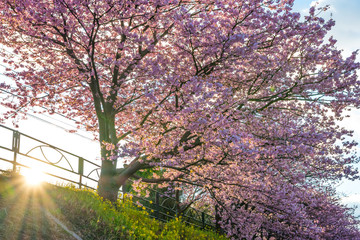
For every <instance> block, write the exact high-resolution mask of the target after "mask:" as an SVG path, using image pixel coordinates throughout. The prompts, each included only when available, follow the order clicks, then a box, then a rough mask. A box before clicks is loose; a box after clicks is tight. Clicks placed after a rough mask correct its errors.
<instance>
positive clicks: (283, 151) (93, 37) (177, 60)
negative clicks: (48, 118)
mask: <svg viewBox="0 0 360 240" xmlns="http://www.w3.org/2000/svg"><path fill="white" fill-rule="evenodd" d="M292 3H293V1H292V0H249V1H237V0H221V1H217V0H213V1H210V0H150V1H143V0H96V1H95V0H26V1H25V0H2V1H1V3H0V13H1V15H0V21H1V24H0V30H1V34H0V42H1V43H2V44H3V45H4V46H6V47H8V49H11V50H12V51H13V53H15V54H16V57H13V56H12V55H11V54H9V53H7V52H2V53H1V57H2V58H3V59H4V61H5V62H6V64H9V65H11V66H12V67H13V68H15V69H16V71H17V72H11V71H8V73H7V75H8V76H9V77H11V78H12V79H13V80H14V81H15V83H16V86H17V88H16V89H11V91H12V92H13V93H15V94H17V95H18V96H20V97H19V99H18V101H15V102H10V101H8V102H5V103H3V104H5V105H6V106H8V107H12V108H13V109H14V110H16V109H19V108H24V109H27V108H31V107H33V106H45V107H46V108H47V109H49V112H50V113H52V112H60V113H62V114H64V115H66V116H68V117H69V118H70V117H71V118H77V119H79V122H81V123H82V124H85V125H86V128H87V130H88V131H92V132H95V133H97V134H98V135H97V136H98V139H99V142H100V144H101V157H102V166H101V176H100V180H99V186H98V192H99V194H100V195H101V196H103V197H104V198H106V199H109V200H111V201H115V200H116V198H117V192H118V189H119V187H120V186H121V185H123V184H124V183H125V182H126V181H127V179H129V178H130V177H133V176H135V175H136V173H137V172H139V171H140V170H143V169H154V170H156V171H157V170H159V169H161V170H162V171H163V174H162V176H157V175H156V174H153V176H152V177H151V178H142V181H143V182H147V183H166V182H175V183H180V184H183V185H184V184H186V185H188V186H196V187H200V188H202V189H203V190H204V191H206V194H204V197H206V198H207V200H208V201H204V202H207V204H208V203H209V202H211V203H212V204H213V205H217V206H218V208H219V209H220V210H221V213H222V215H223V217H222V222H221V224H222V226H223V228H224V229H225V230H226V232H227V233H228V234H229V236H233V237H234V236H236V237H238V238H246V239H255V238H256V237H259V236H260V235H261V233H262V232H261V231H262V230H261V229H264V226H270V225H271V226H272V228H271V229H270V230H271V231H272V232H277V233H284V236H286V238H290V239H297V238H298V239H304V238H308V239H319V238H322V237H323V236H325V235H324V232H326V233H329V234H330V235H326V237H324V238H325V239H336V238H335V237H334V236H336V235H331V234H332V233H333V231H332V230H331V229H332V226H333V225H332V224H333V222H332V221H330V220H326V222H324V223H323V222H321V223H320V222H319V218H320V217H319V214H327V215H326V217H324V218H321V220H324V221H325V219H331V214H332V213H331V211H330V210H329V206H330V205H331V204H330V205H329V204H327V202H324V208H327V210H324V211H319V212H318V213H317V210H316V209H317V208H316V207H314V204H315V205H316V204H319V203H318V202H316V197H314V194H313V191H312V190H313V189H317V190H316V191H319V192H320V193H322V192H323V191H322V190H321V184H320V183H322V182H324V181H336V180H339V179H341V178H342V177H347V178H350V179H352V178H356V177H357V176H356V174H357V172H356V171H355V170H354V169H352V168H351V167H350V164H352V163H354V161H355V160H356V157H355V155H356V154H355V152H354V150H353V149H354V148H353V147H354V145H355V143H354V142H349V141H347V139H348V136H350V135H351V132H350V131H348V130H345V129H342V128H340V127H339V126H338V125H337V123H338V121H340V120H342V118H343V112H344V111H345V110H347V109H348V108H349V107H350V106H353V107H359V91H360V88H359V87H358V86H359V81H358V80H357V76H356V70H357V69H359V64H358V63H357V62H355V57H356V53H353V54H352V55H351V56H350V57H348V58H346V59H344V58H343V57H342V56H341V51H339V50H338V49H337V48H336V46H335V42H336V41H335V40H334V39H333V38H330V39H328V40H326V39H325V36H326V34H327V33H328V31H329V30H330V28H331V27H332V26H333V25H334V21H333V20H329V21H325V20H324V19H322V18H320V17H319V16H318V12H319V11H322V10H321V9H315V8H311V9H310V12H309V15H308V16H306V17H305V18H304V20H301V18H300V14H299V13H295V12H292V9H291V6H292ZM323 10H324V9H323ZM1 88H4V89H9V86H7V85H6V84H4V83H3V84H1ZM8 116H9V115H5V117H8ZM121 157H126V159H131V160H129V161H128V162H127V165H126V166H125V167H124V168H122V169H116V165H117V161H118V159H119V158H121ZM156 171H155V172H156ZM155 172H154V173H155ZM325 199H327V198H325ZM328 201H329V202H331V201H330V199H329V200H328ZM242 203H244V204H245V203H246V204H248V205H249V206H251V207H248V208H246V209H245V208H244V207H240V205H241V204H242ZM331 206H333V205H331ZM331 206H330V207H331ZM339 216H340V217H343V218H346V215H345V213H344V212H341V211H339ZM343 222H344V224H345V226H344V227H343V229H344V231H345V230H346V231H347V230H348V231H349V232H350V231H352V230H353V229H354V228H353V225H352V224H353V223H352V222H351V221H349V222H346V221H343ZM266 229H268V228H266ZM354 231H355V230H354ZM333 234H338V232H334V233H333ZM341 234H343V233H341ZM355 234H358V232H356V231H355ZM277 236H282V235H281V234H278V235H277ZM343 236H346V233H344V234H343ZM356 236H357V238H359V234H358V235H356ZM279 238H281V237H279ZM339 239H346V238H341V235H340V238H339ZM352 239H354V238H352Z"/></svg>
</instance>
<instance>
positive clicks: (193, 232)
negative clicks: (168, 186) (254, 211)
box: [0, 174, 226, 240]
mask: <svg viewBox="0 0 360 240" xmlns="http://www.w3.org/2000/svg"><path fill="white" fill-rule="evenodd" d="M29 176H32V174H29ZM1 181H2V178H1V175H0V239H6V240H8V239H9V240H12V239H14V240H15V239H17V240H18V239H73V238H72V236H70V235H69V234H68V233H67V232H65V230H63V229H62V228H61V227H60V226H59V225H57V224H56V222H55V221H54V220H52V219H51V218H52V217H49V213H50V214H51V215H53V216H55V217H56V218H57V219H58V220H60V221H61V222H62V223H63V224H64V225H65V226H67V228H69V229H70V230H71V231H74V232H76V233H77V234H78V235H80V236H81V237H82V238H83V239H84V240H85V239H98V240H102V239H103V240H105V239H106V240H108V239H124V240H127V239H134V240H135V239H136V240H140V239H144V240H145V239H146V240H148V239H149V240H152V239H159V240H160V239H161V240H166V239H168V240H174V239H179V240H180V239H192V240H195V239H199V240H202V239H204V240H205V239H206V240H208V239H209V240H211V239H213V240H215V239H226V238H225V237H224V236H220V235H218V234H216V233H215V232H212V231H203V230H200V229H197V228H194V227H191V226H188V225H185V224H184V223H183V222H182V221H181V219H175V220H173V221H171V222H168V223H163V222H160V221H157V220H155V219H153V218H150V217H149V214H148V213H147V212H146V211H141V210H139V209H138V207H137V206H135V205H134V204H133V201H132V199H131V197H126V198H124V199H123V200H122V201H119V202H118V203H117V204H113V203H110V202H108V201H104V200H103V199H102V198H101V197H99V196H98V195H97V194H96V193H95V192H94V191H92V190H84V189H81V190H80V189H77V188H75V187H58V186H54V185H50V184H47V183H43V184H39V185H36V186H37V187H34V185H29V183H28V180H27V177H26V176H22V175H17V176H16V177H14V178H11V180H7V181H3V182H1ZM1 210H2V212H1Z"/></svg>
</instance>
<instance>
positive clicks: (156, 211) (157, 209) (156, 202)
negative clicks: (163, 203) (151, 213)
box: [155, 192, 160, 219]
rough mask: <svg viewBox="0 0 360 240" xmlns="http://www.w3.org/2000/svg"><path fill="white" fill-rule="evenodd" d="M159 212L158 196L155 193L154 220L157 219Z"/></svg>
mask: <svg viewBox="0 0 360 240" xmlns="http://www.w3.org/2000/svg"><path fill="white" fill-rule="evenodd" d="M159 212H160V194H159V193H158V192H156V194H155V218H156V219H159V217H160V216H159Z"/></svg>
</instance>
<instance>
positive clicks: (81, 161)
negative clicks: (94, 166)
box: [78, 157, 84, 189]
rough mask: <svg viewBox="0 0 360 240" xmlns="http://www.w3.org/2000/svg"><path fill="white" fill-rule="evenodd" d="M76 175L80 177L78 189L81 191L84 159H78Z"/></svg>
mask: <svg viewBox="0 0 360 240" xmlns="http://www.w3.org/2000/svg"><path fill="white" fill-rule="evenodd" d="M78 173H79V175H80V177H79V188H80V189H81V187H82V185H83V184H82V177H83V174H84V159H83V158H82V157H79V170H78Z"/></svg>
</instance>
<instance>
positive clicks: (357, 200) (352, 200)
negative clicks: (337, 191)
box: [341, 193, 360, 204]
mask: <svg viewBox="0 0 360 240" xmlns="http://www.w3.org/2000/svg"><path fill="white" fill-rule="evenodd" d="M341 202H342V203H344V204H360V194H359V193H357V194H352V195H349V196H347V197H344V198H342V199H341Z"/></svg>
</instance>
